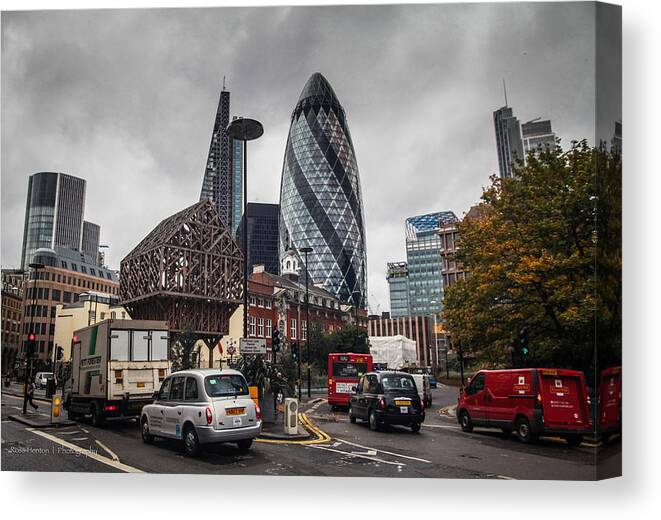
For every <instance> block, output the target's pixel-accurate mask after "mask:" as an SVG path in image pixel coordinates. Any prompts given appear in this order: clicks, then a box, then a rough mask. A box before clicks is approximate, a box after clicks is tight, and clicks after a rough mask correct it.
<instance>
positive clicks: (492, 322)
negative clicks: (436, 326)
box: [444, 141, 622, 374]
mask: <svg viewBox="0 0 661 520" xmlns="http://www.w3.org/2000/svg"><path fill="white" fill-rule="evenodd" d="M514 170H515V174H514V177H513V178H511V179H499V178H495V177H493V178H492V184H491V186H490V187H489V188H488V189H486V191H485V192H484V194H483V195H482V202H481V203H480V205H479V206H478V208H477V210H476V211H473V212H470V213H469V215H467V217H466V218H465V219H464V220H463V222H461V223H460V224H459V233H460V240H461V245H460V248H459V251H458V254H457V259H458V261H459V262H461V263H462V264H463V266H464V268H465V269H466V270H467V271H468V272H469V276H468V277H467V278H466V279H465V280H461V281H458V282H457V283H456V284H455V285H453V286H452V287H450V288H449V289H448V290H447V291H446V293H445V310H444V318H445V320H446V323H447V326H448V328H449V330H450V332H451V334H452V337H453V340H454V341H455V342H456V341H457V340H461V341H462V345H463V347H464V350H465V351H469V352H471V354H472V355H473V356H474V357H476V358H477V359H478V360H480V361H481V362H482V363H483V364H484V365H487V366H492V367H496V366H504V365H506V364H507V362H508V359H509V350H508V347H509V345H511V344H512V342H513V341H514V340H515V339H516V337H517V334H519V332H520V331H521V329H522V328H525V329H526V330H527V333H528V338H529V339H528V342H529V346H530V354H529V356H528V357H527V361H526V362H527V363H528V364H529V365H530V366H541V365H550V366H557V367H567V368H576V369H580V370H584V371H586V374H587V373H589V372H590V371H592V372H594V370H595V369H596V368H597V363H596V357H595V345H597V346H598V350H599V356H600V365H601V366H606V365H607V364H613V363H618V362H619V359H620V352H621V288H622V282H621V280H622V276H621V258H622V245H621V244H622V242H621V229H622V223H621V161H620V157H619V155H618V154H617V153H611V152H608V151H606V150H605V149H603V148H590V147H588V146H587V144H586V142H585V141H582V142H580V143H572V147H571V149H570V150H568V151H567V152H562V150H561V149H560V148H559V147H556V148H555V149H552V150H546V151H543V152H541V153H540V154H539V155H538V156H535V155H533V154H531V155H529V156H528V158H527V160H526V164H525V166H524V165H522V164H519V165H518V166H517V167H515V169H514ZM604 364H606V365H604Z"/></svg>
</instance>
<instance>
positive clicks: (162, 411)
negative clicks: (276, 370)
mask: <svg viewBox="0 0 661 520" xmlns="http://www.w3.org/2000/svg"><path fill="white" fill-rule="evenodd" d="M140 430H141V433H142V440H143V441H144V442H146V443H150V442H152V441H153V440H154V437H165V438H170V439H178V440H181V441H182V442H183V447H184V451H185V452H186V454H187V455H190V456H195V455H197V454H198V453H199V451H200V446H201V445H205V444H216V443H222V442H235V443H237V444H238V446H239V449H240V450H248V449H250V446H251V445H252V441H253V439H254V438H255V437H257V436H258V435H259V434H260V433H261V431H262V413H261V410H260V409H259V405H257V404H255V402H254V401H253V400H252V399H251V398H250V392H249V390H248V384H247V383H246V379H245V377H243V374H241V372H238V371H237V370H219V369H211V368H209V369H192V370H182V371H179V372H175V373H173V374H170V376H168V377H167V378H166V379H165V380H164V381H163V384H162V385H161V389H160V391H159V392H158V394H157V395H156V396H155V400H154V402H153V403H152V404H148V405H145V406H144V407H143V408H142V412H141V414H140Z"/></svg>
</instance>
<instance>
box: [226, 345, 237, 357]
mask: <svg viewBox="0 0 661 520" xmlns="http://www.w3.org/2000/svg"><path fill="white" fill-rule="evenodd" d="M235 352H236V349H235V348H234V345H230V346H229V347H227V353H228V354H229V355H230V356H233V355H234V353H235Z"/></svg>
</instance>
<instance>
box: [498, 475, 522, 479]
mask: <svg viewBox="0 0 661 520" xmlns="http://www.w3.org/2000/svg"><path fill="white" fill-rule="evenodd" d="M496 478H499V479H501V480H517V479H515V478H514V477H508V476H506V475H496Z"/></svg>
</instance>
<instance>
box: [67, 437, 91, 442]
mask: <svg viewBox="0 0 661 520" xmlns="http://www.w3.org/2000/svg"><path fill="white" fill-rule="evenodd" d="M88 438H89V437H73V438H72V439H71V440H72V441H86V440H87V439H88Z"/></svg>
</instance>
